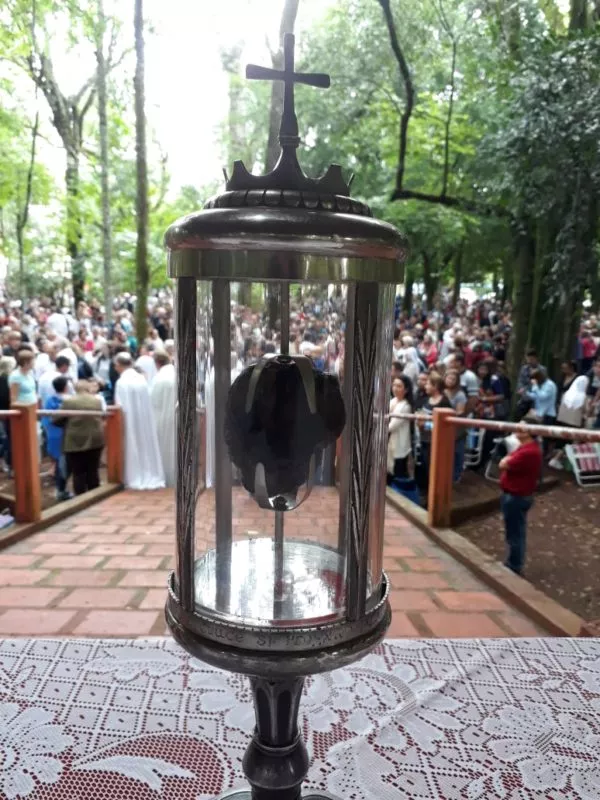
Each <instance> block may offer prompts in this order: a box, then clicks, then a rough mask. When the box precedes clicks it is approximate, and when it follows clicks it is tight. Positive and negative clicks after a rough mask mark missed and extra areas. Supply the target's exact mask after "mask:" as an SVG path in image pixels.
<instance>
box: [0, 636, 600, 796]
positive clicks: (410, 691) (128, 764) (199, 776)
mask: <svg viewBox="0 0 600 800" xmlns="http://www.w3.org/2000/svg"><path fill="white" fill-rule="evenodd" d="M252 726H253V714H252V706H251V697H250V691H249V686H248V682H247V680H246V679H245V678H242V677H241V676H239V675H235V674H229V673H225V672H220V671H218V670H215V669H213V668H211V667H208V666H206V665H205V664H202V663H201V662H199V661H195V660H194V659H191V658H189V657H188V656H187V654H186V653H184V652H183V651H182V650H181V649H180V648H179V647H178V646H177V645H176V644H175V643H174V642H172V641H171V640H170V639H147V640H136V641H123V640H91V639H86V640H74V639H62V640H59V639H54V640H51V639H49V640H44V639H37V640H27V639H8V640H4V641H0V798H8V799H9V800H20V798H30V799H31V800H61V799H62V798H73V797H87V798H93V800H114V798H116V797H127V798H130V799H131V800H151V799H154V800H155V799H156V798H160V797H163V798H170V797H177V798H180V799H181V800H204V798H212V797H214V796H216V795H218V794H219V793H220V792H222V791H225V790H227V789H229V788H232V787H235V786H239V785H242V784H243V776H242V772H241V759H242V756H243V753H244V750H245V748H246V746H247V743H248V738H249V734H250V731H251V728H252ZM301 728H302V732H303V736H304V738H305V740H306V742H307V746H308V748H309V752H310V756H311V768H310V772H309V780H308V782H307V785H308V786H310V787H311V788H316V789H324V790H327V791H329V792H332V793H334V794H337V795H338V796H340V797H342V798H344V800H404V799H405V798H406V800H408V799H409V798H410V800H413V799H414V800H416V799H417V798H418V799H422V800H424V799H425V798H435V799H436V800H437V799H438V798H443V799H444V800H490V798H501V799H502V800H538V799H540V798H544V800H555V799H556V800H558V798H569V799H570V800H598V798H599V797H600V756H599V753H600V644H598V642H597V640H593V639H511V640H501V639H489V640H464V639H463V640H452V641H444V640H420V641H409V640H402V641H401V640H397V641H390V642H386V643H385V644H384V645H382V646H381V647H379V648H378V649H377V650H376V651H375V652H374V653H373V654H372V655H370V656H368V657H367V658H365V659H363V660H362V661H361V662H359V663H357V664H355V665H353V666H351V667H348V668H346V669H343V670H338V671H337V672H333V673H331V674H325V675H320V676H315V677H314V678H311V679H309V680H308V681H307V686H306V690H305V693H304V697H303V701H302V705H301Z"/></svg>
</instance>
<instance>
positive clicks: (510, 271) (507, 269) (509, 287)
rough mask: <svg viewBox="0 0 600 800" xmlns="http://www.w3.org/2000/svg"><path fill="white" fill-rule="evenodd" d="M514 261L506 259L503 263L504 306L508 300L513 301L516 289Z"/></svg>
mask: <svg viewBox="0 0 600 800" xmlns="http://www.w3.org/2000/svg"><path fill="white" fill-rule="evenodd" d="M514 275H515V271H514V263H513V262H512V261H509V260H508V259H506V260H505V261H503V263H502V298H501V299H502V306H503V307H504V304H505V303H506V302H507V301H510V302H511V303H512V301H513V289H514Z"/></svg>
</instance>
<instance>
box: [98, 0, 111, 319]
mask: <svg viewBox="0 0 600 800" xmlns="http://www.w3.org/2000/svg"><path fill="white" fill-rule="evenodd" d="M97 16H98V18H97V21H96V64H97V71H96V90H97V93H98V131H99V140H100V187H101V205H102V267H103V269H102V278H103V281H102V283H103V289H104V308H105V313H106V319H107V320H108V322H110V321H111V319H112V305H113V293H112V275H111V269H112V267H111V261H112V225H111V218H110V191H109V164H108V121H107V99H106V58H105V55H104V46H105V42H104V40H105V34H106V17H105V16H104V2H103V0H97Z"/></svg>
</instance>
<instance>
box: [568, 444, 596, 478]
mask: <svg viewBox="0 0 600 800" xmlns="http://www.w3.org/2000/svg"><path fill="white" fill-rule="evenodd" d="M565 454H566V456H567V458H568V459H569V463H570V464H571V467H572V468H573V473H574V475H575V480H576V481H577V484H578V485H579V486H583V487H585V486H600V444H589V443H585V444H584V443H582V444H567V445H565Z"/></svg>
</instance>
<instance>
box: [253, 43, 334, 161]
mask: <svg viewBox="0 0 600 800" xmlns="http://www.w3.org/2000/svg"><path fill="white" fill-rule="evenodd" d="M246 77H247V78H252V79H255V80H259V81H260V80H262V81H283V84H284V91H283V113H282V115H281V125H280V127H279V143H280V144H281V147H282V148H285V147H286V146H290V145H291V146H292V147H294V148H296V147H298V144H299V143H300V139H299V138H298V120H297V119H296V111H295V108H294V84H295V83H305V84H307V85H308V86H318V87H320V88H321V89H328V88H329V86H330V83H331V82H330V80H329V75H325V74H323V73H322V72H294V34H293V33H286V34H285V35H284V37H283V70H279V69H269V68H268V67H259V66H257V65H256V64H248V66H247V67H246Z"/></svg>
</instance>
